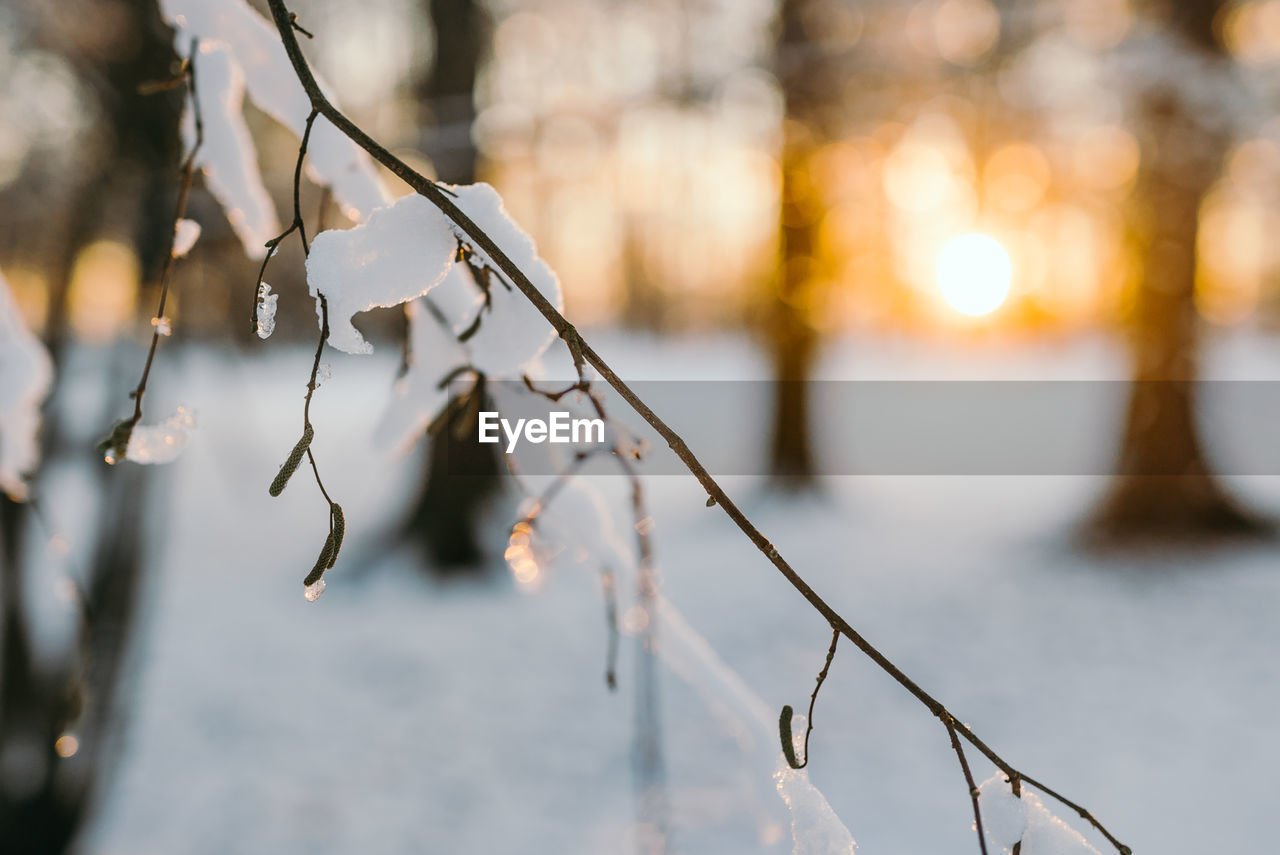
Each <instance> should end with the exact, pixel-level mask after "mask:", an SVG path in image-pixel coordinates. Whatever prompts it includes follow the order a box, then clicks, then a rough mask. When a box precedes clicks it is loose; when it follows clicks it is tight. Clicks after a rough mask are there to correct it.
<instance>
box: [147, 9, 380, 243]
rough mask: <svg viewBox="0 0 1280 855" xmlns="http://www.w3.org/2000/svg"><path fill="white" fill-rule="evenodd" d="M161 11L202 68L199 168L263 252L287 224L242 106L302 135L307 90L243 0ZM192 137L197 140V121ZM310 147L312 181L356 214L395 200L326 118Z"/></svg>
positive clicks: (184, 52) (179, 45)
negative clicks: (204, 135) (205, 124)
mask: <svg viewBox="0 0 1280 855" xmlns="http://www.w3.org/2000/svg"><path fill="white" fill-rule="evenodd" d="M160 11H161V13H162V14H163V15H164V18H165V20H166V21H168V22H169V23H171V24H173V26H174V28H175V30H176V32H175V35H174V46H175V48H176V50H177V52H178V54H179V55H180V56H182V57H185V58H189V59H191V60H192V61H194V62H196V63H197V64H198V65H199V66H200V68H199V73H200V75H201V78H202V80H203V82H202V85H201V91H200V94H199V98H200V99H201V104H200V106H201V108H202V109H203V110H204V113H205V115H206V116H208V117H209V118H210V121H209V136H208V139H207V141H206V145H205V147H204V150H203V152H202V154H201V156H200V166H201V168H202V169H203V170H204V171H205V173H206V176H207V177H208V180H209V188H210V190H211V191H212V192H213V194H214V196H215V197H216V198H217V199H218V202H219V203H220V204H221V205H222V207H223V209H224V210H225V211H226V213H227V219H228V220H229V221H230V222H231V225H232V227H233V228H234V229H235V231H236V234H237V235H238V236H239V237H240V239H241V241H242V242H243V243H244V247H245V252H246V253H247V254H248V255H249V257H251V258H261V257H262V256H263V253H264V252H265V250H264V247H263V245H264V244H265V243H266V241H267V240H268V238H270V237H271V236H272V235H273V234H274V233H276V232H277V231H279V225H278V219H277V217H276V212H275V207H274V205H273V204H272V202H271V198H270V196H269V195H268V194H267V192H266V189H265V187H264V186H263V183H262V176H261V174H260V172H259V170H258V164H257V154H256V152H255V150H254V147H253V140H252V139H251V137H250V135H249V130H248V127H247V126H246V125H245V122H244V117H243V114H242V112H241V111H242V103H243V100H244V95H245V94H248V96H249V99H250V100H251V101H252V102H253V103H254V104H255V105H256V106H257V107H258V108H259V109H260V110H262V111H263V112H264V113H266V114H267V115H269V116H271V117H272V118H273V119H275V120H276V121H278V122H279V123H280V124H282V125H284V126H285V127H286V128H288V129H289V130H291V131H292V132H293V133H294V135H295V136H297V137H298V138H299V139H301V137H302V135H303V133H304V132H305V129H306V125H307V120H308V116H309V114H310V113H311V104H310V102H309V99H308V97H307V94H306V93H305V92H304V91H303V89H302V87H301V86H300V85H299V83H298V80H297V78H296V77H295V76H294V75H293V73H292V71H291V69H290V65H289V58H288V56H286V54H285V52H284V49H283V47H282V46H281V43H280V40H279V39H278V38H277V37H276V35H275V33H274V31H273V30H272V28H271V25H270V24H269V23H268V22H267V21H266V20H265V19H264V18H263V17H262V16H261V15H260V14H258V13H257V12H256V11H254V10H253V9H252V8H250V7H249V5H248V4H246V3H245V2H244V1H243V0H160ZM193 39H195V40H198V42H199V49H198V50H197V51H195V52H194V53H195V54H197V55H196V56H194V57H192V55H191V54H192V51H191V50H190V45H191V43H192V40H193ZM321 85H323V84H321ZM324 89H325V91H328V87H327V86H325V87H324ZM215 116H216V117H218V121H214V119H213V117H215ZM187 135H188V137H187V138H188V145H190V144H191V127H190V122H189V121H188V122H187ZM310 152H311V153H310V162H309V166H308V173H309V175H310V177H311V178H312V180H314V181H315V182H316V183H317V184H322V185H326V186H329V187H332V188H333V192H334V195H335V196H336V197H337V200H338V202H339V204H340V205H341V206H342V210H343V213H345V214H346V215H347V217H349V218H350V219H352V220H355V221H357V222H358V221H360V220H363V219H365V218H366V217H367V216H368V215H369V214H370V213H371V212H372V211H373V210H374V209H375V208H379V207H382V206H383V205H385V204H387V203H388V202H389V201H390V197H389V196H388V195H387V191H386V188H385V187H384V186H383V184H382V181H381V179H380V178H379V177H378V174H377V172H376V170H375V169H374V167H373V164H372V162H371V161H370V160H369V158H368V157H367V156H366V155H365V154H364V152H362V151H361V150H360V149H359V148H358V147H356V146H355V145H354V144H352V142H351V141H350V140H349V139H347V138H346V136H344V135H343V134H342V133H340V132H339V131H338V130H337V128H335V127H333V126H332V125H331V124H329V122H328V121H324V120H322V121H320V122H318V123H317V126H316V128H315V129H314V131H313V133H312V139H311V144H310Z"/></svg>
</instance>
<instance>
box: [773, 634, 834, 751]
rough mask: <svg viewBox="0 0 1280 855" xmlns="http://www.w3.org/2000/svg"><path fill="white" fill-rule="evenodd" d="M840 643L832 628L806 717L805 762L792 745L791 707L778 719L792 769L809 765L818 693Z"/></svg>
mask: <svg viewBox="0 0 1280 855" xmlns="http://www.w3.org/2000/svg"><path fill="white" fill-rule="evenodd" d="M839 642H840V630H838V629H835V628H832V630H831V646H830V647H828V648H827V658H826V661H825V662H823V663H822V670H821V671H819V672H818V682H817V684H816V685H814V687H813V692H812V693H810V695H809V714H808V715H807V716H805V730H804V745H803V748H804V759H803V760H798V759H796V756H795V754H796V749H795V746H794V745H793V744H792V743H791V707H790V706H784V707H783V708H782V716H781V717H780V718H779V719H778V721H779V730H780V732H781V734H780V735H781V737H782V753H783V754H784V755H785V756H786V758H787V764H788V765H789V766H791V768H792V769H803V768H804V767H805V766H808V765H809V735H810V734H811V733H813V707H814V704H816V703H817V702H818V692H819V691H820V690H821V689H822V684H823V683H825V682H826V681H827V672H829V671H830V670H831V661H832V660H833V659H835V658H836V645H837V644H838V643H839Z"/></svg>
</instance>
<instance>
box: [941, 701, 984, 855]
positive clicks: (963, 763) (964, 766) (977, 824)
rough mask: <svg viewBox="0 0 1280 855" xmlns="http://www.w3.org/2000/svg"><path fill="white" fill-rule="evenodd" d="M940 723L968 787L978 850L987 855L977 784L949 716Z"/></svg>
mask: <svg viewBox="0 0 1280 855" xmlns="http://www.w3.org/2000/svg"><path fill="white" fill-rule="evenodd" d="M942 723H943V724H944V725H945V726H946V728H947V734H948V735H949V736H950V737H951V747H952V748H954V749H955V752H956V757H958V758H959V760H960V770H961V771H962V772H964V781H965V783H966V784H968V785H969V798H970V799H971V800H972V801H973V827H974V829H975V830H976V831H977V832H978V848H979V849H980V850H982V855H987V835H986V834H985V833H984V832H983V830H982V808H981V807H979V806H978V796H979V792H978V784H977V782H976V781H974V780H973V772H972V770H970V769H969V759H968V758H967V757H965V756H964V746H963V745H961V744H960V738H959V737H958V736H956V727H955V724H954V723H952V720H951V718H950V716H948V717H947V718H944V719H943V720H942Z"/></svg>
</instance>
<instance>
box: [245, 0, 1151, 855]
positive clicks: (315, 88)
mask: <svg viewBox="0 0 1280 855" xmlns="http://www.w3.org/2000/svg"><path fill="white" fill-rule="evenodd" d="M268 5H269V6H270V8H271V14H272V18H273V19H274V22H275V25H276V29H277V31H278V32H279V34H280V39H281V42H282V43H283V45H284V48H285V52H286V53H287V54H288V57H289V61H290V63H291V64H292V66H293V69H294V72H295V74H296V75H297V77H298V81H299V83H301V84H302V88H303V90H304V91H305V92H306V95H307V98H308V99H309V100H310V102H311V107H312V110H313V111H315V112H316V113H319V114H320V115H322V116H324V117H325V118H326V119H327V120H329V121H330V122H331V123H332V124H333V125H334V127H336V128H337V129H338V130H339V131H341V132H342V133H343V134H344V135H346V136H347V137H348V138H349V139H351V141H352V142H354V143H355V144H356V145H357V146H359V147H360V148H362V149H363V150H364V151H365V152H367V153H368V154H369V155H370V156H371V157H372V158H373V159H374V160H376V161H377V162H378V163H380V164H382V165H383V166H384V167H386V168H387V169H388V170H389V171H390V172H391V173H392V174H393V175H395V176H396V177H397V178H399V179H400V180H401V181H403V182H404V183H405V184H407V185H408V186H409V187H411V188H413V189H414V190H415V191H416V192H418V193H419V194H421V195H423V196H425V197H426V198H427V199H428V200H429V201H431V203H432V204H434V205H435V206H436V207H437V208H438V209H439V210H440V211H441V213H443V214H444V215H445V216H446V217H448V218H449V219H450V220H452V221H453V223H454V224H455V225H456V226H457V228H458V229H459V230H460V232H461V233H462V234H463V235H465V236H466V239H467V240H468V241H469V242H472V243H473V244H474V245H475V246H477V247H479V248H480V249H481V250H483V251H484V253H485V254H486V255H487V256H488V257H489V258H490V259H491V260H492V261H493V263H494V264H495V265H497V267H498V269H499V271H500V272H501V273H502V274H503V275H504V276H505V277H506V278H507V279H508V280H509V282H510V283H511V284H512V285H514V286H515V287H516V288H518V289H519V290H520V292H521V293H522V294H524V295H525V297H526V298H527V299H528V300H529V301H530V302H531V303H532V304H533V305H534V307H535V308H536V309H537V310H538V311H539V313H541V314H542V316H543V317H544V318H546V320H547V322H548V323H550V324H551V326H552V327H553V328H554V329H555V331H556V333H557V334H558V335H559V336H560V338H561V339H562V340H563V341H564V343H565V345H566V346H567V347H568V348H569V352H570V353H571V354H572V355H573V358H574V363H575V365H577V366H579V371H581V365H582V364H583V363H585V364H588V365H590V366H591V367H592V368H594V369H595V370H596V371H598V372H599V373H600V376H601V377H602V378H603V379H604V380H605V382H607V383H608V384H609V385H610V386H611V387H612V388H613V389H614V390H615V391H616V392H617V393H618V395H619V396H620V397H621V398H622V399H623V400H624V401H626V402H627V404H628V405H629V406H630V407H631V408H632V409H633V410H635V412H636V413H637V414H638V415H639V416H640V417H641V418H643V419H644V420H645V421H646V422H647V423H648V424H649V425H650V427H652V428H653V429H654V430H655V431H657V433H658V435H659V436H661V437H662V438H663V439H664V440H665V441H666V442H667V445H668V446H670V448H671V450H672V451H673V452H674V453H675V455H676V456H677V457H678V458H679V459H680V461H681V462H682V463H683V464H684V466H685V468H686V469H688V471H689V472H690V474H692V475H693V476H694V478H696V479H697V480H698V483H699V484H701V485H702V487H703V489H704V490H706V492H707V496H708V498H709V500H710V501H711V502H712V503H713V504H717V505H719V506H720V507H721V508H723V509H724V512H725V513H726V514H727V515H728V516H729V518H730V519H731V520H733V522H734V524H735V525H737V526H738V528H739V529H741V530H742V532H743V534H745V535H746V536H747V538H748V539H749V540H750V541H751V542H752V544H754V545H755V546H756V548H757V549H759V550H760V552H761V553H762V554H763V555H764V556H765V557H766V558H767V559H768V560H769V561H770V563H772V564H773V566H774V567H775V568H777V570H778V571H779V572H780V573H782V575H783V576H784V577H785V578H786V579H787V581H788V582H790V583H791V585H792V587H794V588H795V589H796V590H797V591H799V592H800V594H801V596H803V597H804V598H805V600H807V601H808V602H809V604H810V605H811V606H812V607H813V608H814V610H815V611H817V612H818V613H819V614H820V615H822V617H823V618H824V619H825V620H826V621H827V623H829V624H830V625H831V627H832V629H833V630H834V631H836V632H838V633H839V634H840V635H843V636H844V637H845V638H847V639H849V641H851V642H852V643H853V645H854V646H855V647H857V648H858V649H859V650H861V651H862V652H863V653H864V654H865V655H866V656H867V657H868V658H869V659H871V661H872V662H874V663H875V664H876V665H877V666H879V667H880V669H881V670H883V671H884V672H885V673H887V674H888V675H889V676H890V677H892V678H893V679H894V680H895V681H896V682H897V683H898V684H899V685H900V686H902V687H903V688H904V689H906V690H907V691H908V692H909V693H910V694H911V695H913V696H914V697H915V698H916V699H917V700H918V701H920V703H921V704H923V705H924V706H925V707H926V708H927V709H928V710H929V711H930V712H931V713H932V714H933V715H935V716H937V717H938V718H939V719H941V720H942V722H943V724H944V725H946V726H947V728H948V732H950V730H951V729H954V730H955V732H956V733H958V734H959V735H960V736H962V737H964V739H965V741H967V742H968V743H969V744H970V745H972V746H973V747H974V748H976V749H977V750H978V751H979V752H980V753H981V754H982V755H983V756H984V757H986V758H987V759H988V760H989V761H991V763H992V764H994V765H995V766H996V768H998V769H999V770H1000V771H1002V772H1003V773H1004V774H1005V775H1006V776H1008V777H1009V778H1010V779H1014V778H1017V779H1020V780H1022V781H1024V782H1025V783H1027V784H1030V785H1032V786H1034V787H1036V788H1038V789H1040V790H1041V791H1042V792H1044V793H1045V794H1046V795H1048V796H1050V797H1052V798H1054V799H1057V800H1058V801H1059V802H1061V803H1062V804H1064V805H1066V806H1067V807H1069V808H1071V809H1072V810H1074V811H1076V813H1078V814H1079V815H1080V817H1081V818H1082V819H1085V820H1086V821H1088V822H1089V823H1090V824H1091V825H1092V826H1093V827H1094V828H1095V829H1097V830H1098V832H1099V833H1101V834H1102V835H1103V836H1104V837H1105V838H1106V839H1107V840H1108V842H1110V843H1111V845H1112V846H1114V847H1115V848H1116V850H1117V851H1118V852H1119V853H1120V855H1130V853H1131V852H1132V850H1131V849H1130V848H1129V847H1128V846H1126V845H1125V844H1123V843H1121V842H1120V841H1119V840H1118V839H1117V838H1116V837H1115V836H1114V835H1113V834H1112V833H1111V832H1110V831H1108V830H1107V828H1106V827H1105V826H1103V825H1102V823H1101V822H1099V821H1098V820H1097V818H1096V817H1094V815H1093V814H1092V813H1091V812H1089V811H1088V810H1086V809H1084V808H1083V807H1081V806H1079V805H1078V804H1076V803H1075V802H1072V801H1070V800H1068V799H1066V798H1064V797H1063V796H1061V795H1059V794H1058V793H1057V792H1055V791H1054V790H1051V789H1049V788H1048V787H1045V786H1043V785H1041V784H1040V783H1038V782H1037V781H1035V780H1034V779H1032V778H1029V777H1027V776H1026V775H1024V774H1022V773H1021V772H1019V771H1018V770H1017V769H1016V768H1014V767H1013V766H1012V765H1010V764H1009V763H1008V761H1006V760H1005V759H1004V758H1003V757H1001V756H1000V755H999V754H997V753H996V752H995V751H994V750H993V749H992V748H991V747H990V746H988V745H987V744H986V743H985V742H984V741H983V740H982V739H981V738H979V737H978V735H977V734H975V733H974V732H973V731H972V730H970V729H969V727H967V726H966V725H964V724H963V723H961V722H960V721H959V720H958V719H956V717H955V716H954V715H952V714H951V712H950V711H949V710H948V709H947V708H946V707H945V706H943V704H942V703H941V702H939V701H938V700H937V699H935V698H934V697H933V696H932V695H930V694H929V693H928V692H926V691H925V690H924V689H922V688H921V687H920V686H919V685H918V684H917V683H916V682H915V681H914V680H912V679H911V678H910V677H909V676H907V674H906V673H905V672H903V671H902V669H901V668H899V667H898V666H897V665H895V664H894V663H893V662H891V661H890V660H889V659H888V657H886V656H885V655H884V654H883V653H882V652H880V650H879V649H878V648H876V647H875V646H874V645H873V644H871V642H869V641H868V640H867V639H866V638H864V637H863V636H862V635H861V633H859V632H858V631H857V630H855V629H854V628H853V626H851V625H850V624H849V622H848V621H846V620H845V619H844V618H843V617H842V616H841V615H840V614H839V613H838V612H837V611H836V610H835V609H834V608H832V607H831V606H830V605H829V604H828V603H827V602H826V600H824V599H823V598H822V597H821V596H819V594H818V593H817V592H816V591H814V589H813V588H812V587H811V586H810V585H809V583H808V582H807V581H805V579H804V578H803V577H802V576H801V575H800V574H799V573H798V572H796V570H795V569H794V568H793V567H792V566H791V565H790V564H789V563H788V562H787V561H786V559H784V558H783V557H782V555H781V554H779V552H778V550H777V548H775V547H774V545H773V544H772V543H771V542H770V541H769V539H768V538H766V537H765V536H764V534H763V533H762V532H761V531H760V530H759V529H758V528H757V527H756V525H755V524H754V523H753V522H752V521H751V520H750V519H748V518H747V516H746V514H744V513H743V512H742V510H741V509H740V508H739V507H738V506H737V505H736V504H735V503H734V502H733V500H732V499H730V498H729V496H728V494H726V493H725V491H724V489H723V488H722V487H721V486H720V484H719V483H718V482H717V481H716V480H715V478H713V477H712V476H711V473H709V472H708V471H707V469H706V467H705V466H704V465H703V464H702V462H701V461H700V460H699V459H698V458H697V457H696V456H695V455H694V453H693V452H692V451H691V450H690V449H689V447H688V445H687V444H686V443H685V441H684V440H683V439H682V438H681V437H680V435H679V434H677V433H676V432H675V431H674V430H672V428H671V427H670V426H668V425H667V423H666V422H665V421H663V420H662V418H661V417H659V416H658V414H657V413H655V412H654V411H653V410H652V409H650V408H649V406H648V405H647V404H646V403H645V402H644V401H642V400H641V399H640V398H639V396H637V395H636V393H635V392H634V391H633V390H632V389H631V387H630V386H628V385H627V383H626V382H625V381H624V380H623V379H622V378H621V377H619V376H618V375H617V373H616V372H614V370H613V369H612V368H611V367H610V366H609V364H608V363H607V362H605V360H604V359H603V358H602V357H601V356H600V355H599V354H598V353H596V351H595V349H594V348H592V347H591V345H590V344H588V343H587V342H586V341H585V340H583V338H582V336H581V335H580V334H579V333H578V331H577V329H576V328H575V327H574V326H573V324H571V323H570V322H569V321H568V319H567V318H565V316H564V315H563V314H561V313H560V311H559V310H558V309H556V307H555V306H554V305H552V303H551V302H550V301H549V300H548V299H547V298H546V297H545V296H544V295H543V294H542V293H541V292H540V291H538V289H537V287H536V286H535V285H534V284H533V283H532V282H531V281H530V280H529V277H528V276H526V275H525V273H524V272H523V271H522V270H520V268H519V267H518V266H517V265H516V264H515V263H514V262H512V260H511V259H510V258H509V257H508V256H507V254H506V253H505V252H503V251H502V249H501V248H500V247H499V246H498V245H497V244H496V243H495V242H494V240H493V238H491V237H490V236H489V235H488V234H486V233H485V231H484V230H483V229H482V228H480V226H478V225H477V224H476V223H475V222H474V221H473V220H472V219H471V218H470V217H469V216H467V214H466V212H464V211H463V210H462V209H461V208H459V207H458V205H457V204H456V203H455V202H454V201H453V198H452V197H453V193H451V192H450V191H449V190H448V189H447V188H445V187H443V186H441V185H439V184H437V183H436V182H434V181H432V180H430V179H429V178H427V177H426V176H424V175H422V174H421V173H419V172H417V171H415V170H414V169H412V168H411V167H410V166H409V165H408V164H406V163H405V162H404V161H402V160H401V159H399V158H398V157H396V156H395V155H394V154H392V153H391V152H390V151H388V150H387V149H386V148H385V147H384V146H382V145H381V144H380V143H378V142H377V141H376V140H374V139H373V138H372V137H370V136H369V135H368V134H367V133H365V132H364V131H363V130H361V128H360V127H359V126H357V125H356V124H355V123H354V122H352V121H351V120H350V119H348V118H347V117H346V116H345V115H343V114H342V112H341V111H340V110H338V108H337V107H335V106H334V105H333V104H332V103H331V102H330V101H329V100H328V98H326V97H325V95H324V93H323V92H322V91H321V89H320V86H319V84H318V83H317V82H316V79H315V75H314V74H313V73H312V71H311V67H310V65H309V64H308V63H307V60H306V57H304V56H303V54H302V48H301V46H300V45H299V44H298V39H297V36H296V35H295V33H294V23H293V18H292V15H291V13H290V12H289V9H288V7H287V6H286V5H285V2H284V0H268Z"/></svg>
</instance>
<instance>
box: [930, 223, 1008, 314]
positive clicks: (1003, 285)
mask: <svg viewBox="0 0 1280 855" xmlns="http://www.w3.org/2000/svg"><path fill="white" fill-rule="evenodd" d="M937 270H938V288H939V289H941V291H942V297H943V299H944V300H946V301H947V305H948V306H950V307H951V308H953V309H955V310H956V311H957V312H960V313H961V314H964V315H972V316H974V317H977V316H978V315H986V314H990V313H991V312H994V311H995V310H996V309H998V308H1000V304H1001V303H1003V302H1004V300H1005V298H1006V297H1008V296H1009V286H1010V285H1011V284H1012V282H1013V263H1012V262H1011V261H1010V260H1009V253H1008V252H1006V251H1005V248H1004V247H1003V246H1001V245H1000V241H998V240H996V239H995V238H993V237H988V236H987V235H983V234H976V233H975V234H967V235H962V236H960V237H958V238H955V239H954V240H952V241H951V242H949V243H948V244H947V245H946V246H945V247H943V248H942V252H941V253H939V254H938V268H937Z"/></svg>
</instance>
